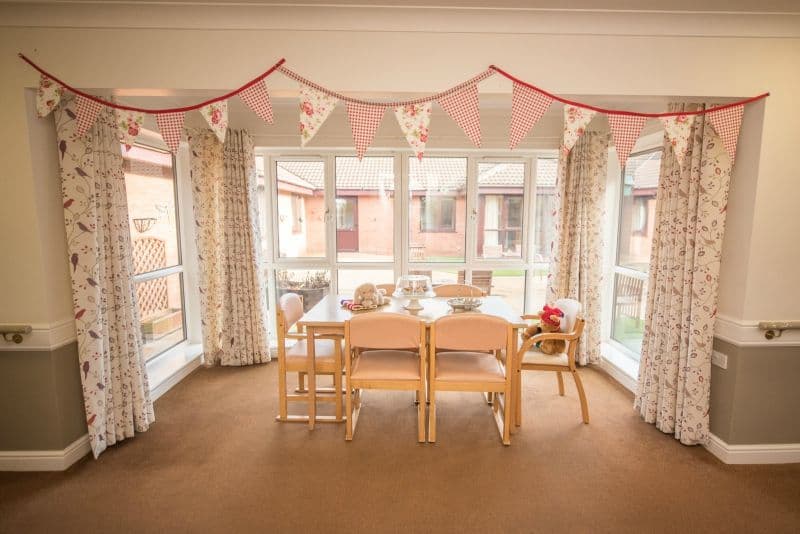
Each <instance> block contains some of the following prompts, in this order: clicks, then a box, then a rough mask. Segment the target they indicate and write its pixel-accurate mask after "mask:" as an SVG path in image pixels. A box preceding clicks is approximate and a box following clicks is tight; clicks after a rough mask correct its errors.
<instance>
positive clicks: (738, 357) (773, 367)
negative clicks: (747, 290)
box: [710, 339, 800, 445]
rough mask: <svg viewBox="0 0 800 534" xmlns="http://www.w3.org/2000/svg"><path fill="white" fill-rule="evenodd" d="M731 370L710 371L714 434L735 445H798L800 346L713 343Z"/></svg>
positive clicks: (799, 435)
mask: <svg viewBox="0 0 800 534" xmlns="http://www.w3.org/2000/svg"><path fill="white" fill-rule="evenodd" d="M714 350H716V351H718V352H721V353H723V354H726V355H727V356H728V367H727V369H722V368H720V367H717V366H712V367H711V413H710V416H711V432H712V433H714V434H715V435H716V436H718V437H719V438H720V439H722V440H723V441H725V442H726V443H729V444H731V445H747V444H763V443H773V444H774V443H800V383H799V382H798V381H800V347H791V346H777V345H776V346H772V347H771V346H768V345H758V346H737V345H733V344H731V343H727V342H725V341H722V340H720V339H715V340H714Z"/></svg>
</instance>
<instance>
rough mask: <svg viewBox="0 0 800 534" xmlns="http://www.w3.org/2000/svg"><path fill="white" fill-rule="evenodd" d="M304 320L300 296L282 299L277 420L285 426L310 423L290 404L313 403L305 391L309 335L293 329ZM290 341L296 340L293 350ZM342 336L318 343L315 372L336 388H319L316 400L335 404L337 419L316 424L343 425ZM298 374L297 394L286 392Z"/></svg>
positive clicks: (321, 338)
mask: <svg viewBox="0 0 800 534" xmlns="http://www.w3.org/2000/svg"><path fill="white" fill-rule="evenodd" d="M302 316H303V299H302V297H301V296H300V295H297V294H296V293H286V294H284V295H282V296H281V298H280V300H279V302H278V310H277V327H278V328H277V329H278V397H279V408H278V409H279V414H278V416H277V417H276V419H277V420H278V421H282V422H307V421H308V422H309V425H310V426H311V424H312V423H313V421H311V420H310V419H309V417H308V416H304V415H289V414H288V403H289V401H304V402H309V401H310V398H311V397H310V393H309V391H308V390H307V389H305V387H304V385H303V382H304V377H305V375H306V371H307V370H308V367H307V364H308V360H307V357H308V354H307V347H306V343H307V342H308V341H307V339H306V334H305V333H304V332H302V331H300V330H299V329H297V330H298V331H297V332H294V333H293V332H290V330H291V329H292V327H293V326H294V325H295V323H297V321H298V320H299V319H300V318H301V317H302ZM287 339H296V340H297V342H296V343H295V344H294V346H292V347H291V348H289V349H287V348H286V340H287ZM341 343H342V336H335V335H325V336H318V337H317V339H315V341H314V354H315V359H314V372H315V374H317V375H331V376H332V377H333V388H316V395H315V396H316V397H317V398H316V399H315V400H317V401H320V402H333V403H334V409H335V411H336V412H335V416H334V417H330V416H317V417H316V418H315V420H316V421H324V422H325V421H326V422H341V421H342V420H343V419H342V393H343V391H342V368H343V363H342V344H341ZM294 372H296V373H297V378H298V385H299V387H298V388H297V390H295V393H294V394H289V393H288V392H287V390H286V375H287V374H288V373H294Z"/></svg>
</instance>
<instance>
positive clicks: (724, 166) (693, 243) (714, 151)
mask: <svg viewBox="0 0 800 534" xmlns="http://www.w3.org/2000/svg"><path fill="white" fill-rule="evenodd" d="M696 109H702V105H698V104H672V105H671V106H670V108H669V110H670V111H690V110H696ZM693 120H694V124H693V127H692V135H691V138H690V140H689V149H688V153H687V155H686V157H685V158H684V163H683V167H682V168H681V166H680V165H679V164H678V160H677V159H676V157H675V155H674V152H673V151H672V146H671V144H670V143H669V142H668V141H667V140H666V139H665V142H664V158H662V160H661V176H660V180H659V187H658V195H657V199H656V226H655V233H654V236H653V249H652V252H651V255H650V281H649V286H648V287H649V294H648V299H647V313H646V318H645V330H644V340H643V342H642V358H641V362H640V364H639V386H638V391H637V393H636V400H635V407H636V409H638V410H639V412H640V413H641V415H642V417H643V418H644V420H645V421H647V422H648V423H655V425H656V428H658V429H659V430H661V431H662V432H666V433H674V434H675V438H676V439H679V440H680V441H681V443H683V444H686V445H694V444H698V443H706V442H707V441H708V432H709V430H708V425H709V420H708V410H709V391H710V389H709V387H710V378H711V352H712V343H713V340H714V316H715V315H716V309H717V289H718V285H719V267H720V263H719V262H720V255H721V252H722V236H723V233H724V230H725V209H726V207H727V202H728V186H729V184H730V177H731V162H730V159H729V158H728V155H727V153H726V152H725V147H724V146H723V144H722V142H721V141H720V139H719V137H718V136H717V135H716V134H715V133H714V130H713V129H712V127H711V123H710V122H709V121H707V120H704V117H703V116H697V117H695V118H693Z"/></svg>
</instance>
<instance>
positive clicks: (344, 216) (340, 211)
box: [336, 197, 358, 252]
mask: <svg viewBox="0 0 800 534" xmlns="http://www.w3.org/2000/svg"><path fill="white" fill-rule="evenodd" d="M336 250H337V251H338V252H358V197H337V198H336Z"/></svg>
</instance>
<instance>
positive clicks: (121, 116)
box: [116, 109, 144, 150]
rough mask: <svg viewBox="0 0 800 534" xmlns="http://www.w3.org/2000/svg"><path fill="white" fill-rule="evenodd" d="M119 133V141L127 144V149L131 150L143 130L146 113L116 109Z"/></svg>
mask: <svg viewBox="0 0 800 534" xmlns="http://www.w3.org/2000/svg"><path fill="white" fill-rule="evenodd" d="M116 120H117V133H118V134H119V142H120V143H122V144H123V145H125V150H130V149H131V146H133V143H135V142H136V136H138V135H139V132H140V131H141V130H142V123H143V122H144V113H142V112H140V111H130V110H127V109H118V110H116Z"/></svg>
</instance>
